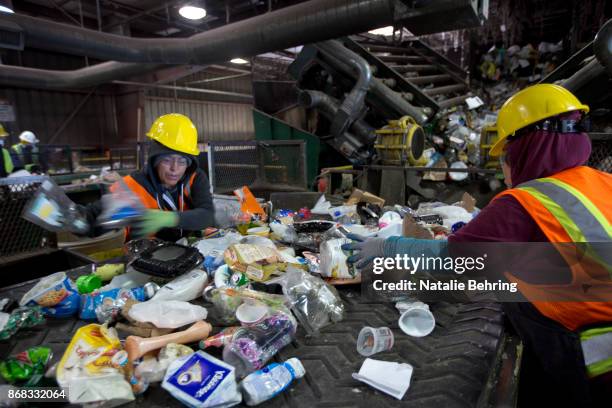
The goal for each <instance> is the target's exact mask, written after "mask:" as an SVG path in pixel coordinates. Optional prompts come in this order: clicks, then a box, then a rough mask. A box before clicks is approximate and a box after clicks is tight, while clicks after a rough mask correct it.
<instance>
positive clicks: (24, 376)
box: [0, 347, 53, 387]
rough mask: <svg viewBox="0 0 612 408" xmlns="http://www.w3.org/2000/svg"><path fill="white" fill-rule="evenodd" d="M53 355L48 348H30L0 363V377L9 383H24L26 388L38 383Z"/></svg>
mask: <svg viewBox="0 0 612 408" xmlns="http://www.w3.org/2000/svg"><path fill="white" fill-rule="evenodd" d="M52 355H53V353H52V352H51V349H50V348H48V347H32V348H29V349H27V350H25V351H23V352H21V353H19V354H17V355H16V356H11V357H9V358H7V359H6V360H4V361H2V362H0V375H2V378H4V379H5V380H6V381H7V382H9V383H15V382H23V381H26V383H25V386H26V387H33V386H35V385H36V384H38V383H39V382H40V380H41V379H42V377H43V375H44V373H45V367H46V366H47V363H48V362H49V360H51V357H52Z"/></svg>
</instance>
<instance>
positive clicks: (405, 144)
mask: <svg viewBox="0 0 612 408" xmlns="http://www.w3.org/2000/svg"><path fill="white" fill-rule="evenodd" d="M376 136H377V137H376V144H374V148H375V149H376V153H377V154H378V158H379V159H380V161H381V162H382V163H383V164H391V165H397V166H403V165H405V164H410V165H412V166H420V165H424V163H423V161H424V158H423V157H422V156H423V149H424V148H425V132H424V131H423V128H422V127H421V126H419V125H418V124H417V123H416V121H415V120H414V119H413V118H412V117H410V116H404V117H402V118H401V119H399V120H390V121H389V124H388V125H387V126H384V127H383V128H381V129H379V130H377V131H376Z"/></svg>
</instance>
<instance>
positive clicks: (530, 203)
mask: <svg viewBox="0 0 612 408" xmlns="http://www.w3.org/2000/svg"><path fill="white" fill-rule="evenodd" d="M504 195H510V196H512V197H514V198H515V199H516V200H517V201H518V202H519V203H520V204H521V205H522V206H523V208H524V209H525V211H527V213H528V214H529V215H530V216H531V218H533V220H534V221H535V222H536V224H537V225H538V226H539V227H540V229H541V230H542V231H543V232H544V234H545V235H546V237H547V238H548V240H549V241H550V242H552V243H578V242H584V243H586V244H584V246H585V247H586V248H587V250H586V251H585V253H586V254H587V256H586V257H583V258H582V260H581V261H580V262H576V255H575V251H573V252H572V254H571V258H570V255H568V253H566V254H564V250H563V246H562V245H558V246H557V248H558V249H559V250H560V253H561V255H562V256H563V257H564V259H565V260H566V261H567V262H568V266H569V267H570V270H571V271H572V282H571V283H569V284H563V285H541V284H538V285H535V284H529V283H527V282H524V281H522V280H520V279H518V278H516V277H514V276H513V275H510V274H506V276H507V278H508V279H509V280H510V281H513V282H516V283H517V286H518V288H519V290H520V291H521V293H522V294H523V295H524V296H525V297H526V298H527V299H528V300H530V301H532V303H533V305H534V306H535V307H536V308H537V309H538V310H539V311H540V313H542V314H543V315H544V316H547V317H549V318H550V319H552V320H555V321H557V322H559V323H561V324H562V325H563V326H565V327H566V328H568V329H569V330H572V331H574V330H576V329H578V328H580V327H582V326H585V325H591V324H595V323H603V322H612V301H611V300H610V299H611V298H610V296H611V294H612V251H608V252H606V251H605V250H602V248H601V245H589V243H612V227H611V222H612V205H610V200H611V199H612V175H610V174H607V173H603V172H600V171H597V170H595V169H592V168H590V167H586V166H580V167H575V168H572V169H568V170H564V171H562V172H560V173H557V174H555V175H553V176H550V177H546V178H541V179H537V180H532V181H529V182H527V183H523V184H521V185H519V186H517V187H516V188H513V189H510V190H506V191H504V192H502V193H500V194H498V195H497V196H496V197H495V198H494V199H496V198H498V197H500V196H504ZM581 245H582V244H581ZM570 259H571V260H572V262H570ZM587 286H588V288H589V289H588V290H589V292H588V293H589V295H588V296H589V297H588V300H589V301H580V300H579V299H580V298H581V297H583V298H584V296H585V295H584V290H585V287H587ZM547 294H548V295H550V294H554V295H558V296H557V297H556V298H557V299H558V298H563V299H569V300H575V301H563V302H557V301H554V302H553V301H538V300H536V299H546V298H548V299H550V296H547ZM594 299H596V300H599V299H601V301H592V300H594Z"/></svg>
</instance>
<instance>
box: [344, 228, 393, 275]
mask: <svg viewBox="0 0 612 408" xmlns="http://www.w3.org/2000/svg"><path fill="white" fill-rule="evenodd" d="M346 237H347V238H349V239H352V240H353V242H351V243H350V244H344V245H342V249H343V250H345V251H357V253H356V254H353V255H351V256H349V257H348V259H347V260H346V262H348V263H349V264H355V266H356V267H357V269H366V268H368V267H369V266H370V265H371V264H372V262H374V258H382V257H384V256H385V239H384V238H366V237H362V236H361V235H357V234H348V235H347V236H346Z"/></svg>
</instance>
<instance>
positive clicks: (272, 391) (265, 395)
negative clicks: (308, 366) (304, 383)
mask: <svg viewBox="0 0 612 408" xmlns="http://www.w3.org/2000/svg"><path fill="white" fill-rule="evenodd" d="M304 374H306V370H305V369H304V366H303V365H302V362H301V361H300V360H298V359H297V358H290V359H289V360H287V361H285V362H283V363H280V364H279V363H272V364H269V365H268V366H266V367H265V368H262V369H261V370H258V371H255V372H254V373H251V374H249V375H247V376H246V377H245V379H244V380H242V382H241V383H240V390H241V391H242V397H243V398H244V401H245V402H246V404H247V405H249V406H253V405H258V404H261V403H262V402H264V401H267V400H269V399H271V398H274V397H275V396H277V395H278V394H280V393H281V392H283V391H284V390H285V389H286V388H287V387H288V386H289V384H291V382H292V381H293V380H294V379H296V378H302V377H303V376H304Z"/></svg>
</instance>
